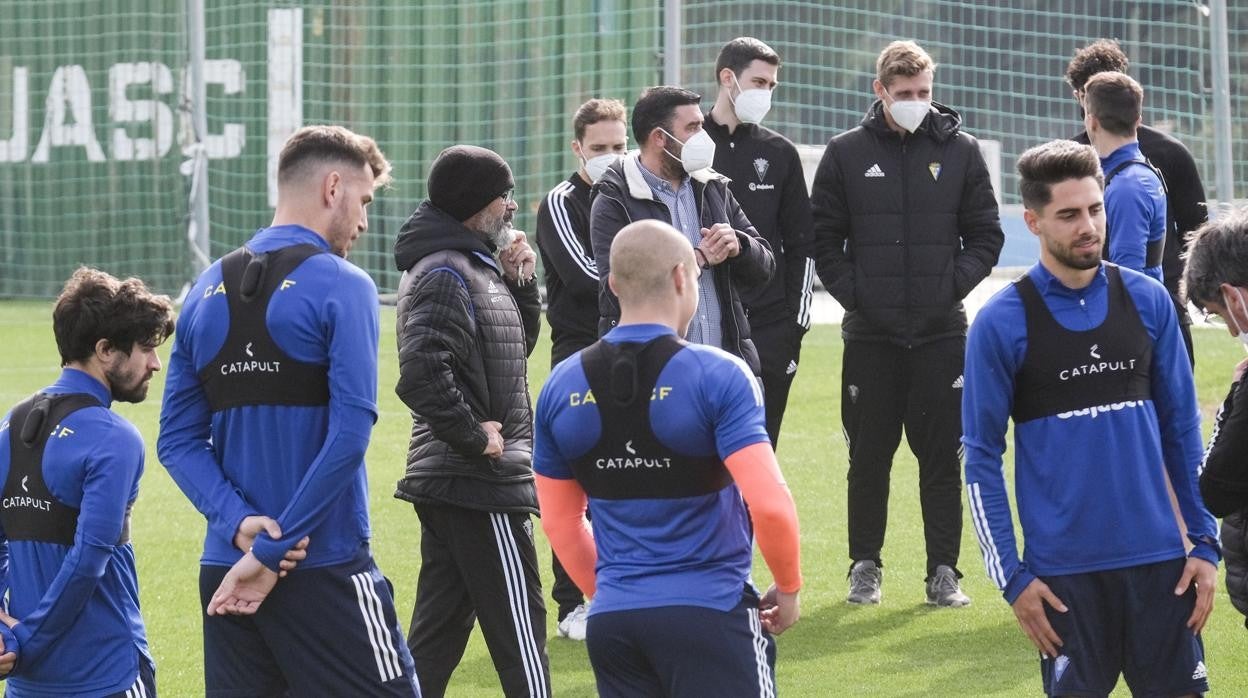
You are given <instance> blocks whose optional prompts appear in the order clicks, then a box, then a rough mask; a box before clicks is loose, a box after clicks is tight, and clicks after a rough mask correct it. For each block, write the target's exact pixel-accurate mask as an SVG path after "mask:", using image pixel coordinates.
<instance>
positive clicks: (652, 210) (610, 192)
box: [589, 152, 776, 376]
mask: <svg viewBox="0 0 1248 698" xmlns="http://www.w3.org/2000/svg"><path fill="white" fill-rule="evenodd" d="M637 159H638V154H637V153H636V152H632V153H629V154H628V155H627V156H625V157H624V158H622V159H621V160H620V161H619V162H617V163H615V164H614V165H612V166H610V167H608V168H607V171H606V173H605V174H603V176H602V179H601V180H599V181H598V183H597V184H595V185H594V189H593V193H592V194H591V197H592V198H591V200H590V201H591V203H590V214H589V229H590V241H591V242H592V243H593V248H594V261H595V263H596V265H597V267H598V278H599V291H598V312H599V314H600V315H601V316H602V317H601V320H600V321H599V327H598V329H599V331H600V332H601V333H603V334H605V333H606V332H607V330H609V329H611V328H612V327H615V324H616V323H617V322H619V319H620V302H619V300H618V299H617V298H616V297H615V294H614V293H612V292H611V289H610V287H608V286H607V277H608V275H609V274H610V273H611V241H612V240H614V239H615V235H616V233H618V232H620V229H621V228H623V227H624V226H626V225H628V224H629V223H632V222H633V221H640V220H660V221H664V222H665V223H671V222H672V214H671V212H670V211H668V210H667V206H666V205H664V203H663V202H661V201H659V200H658V199H656V198H655V197H654V194H653V193H652V192H651V191H650V185H648V184H646V181H645V179H644V178H643V177H642V175H641V170H640V169H639V168H640V166H639V165H638V163H637ZM697 174H698V176H696V177H692V180H693V182H692V184H693V196H694V199H695V200H696V201H697V202H698V215H699V216H700V217H701V221H702V227H703V228H709V227H711V226H712V225H715V224H716V223H727V224H728V225H730V226H732V228H733V229H734V230H736V232H737V242H738V243H739V244H740V246H741V251H740V252H738V253H737V256H736V257H732V258H730V259H728V260H727V261H725V262H723V263H721V264H718V265H716V266H714V267H712V268H711V270H710V271H708V272H706V274H709V275H710V277H711V279H712V280H713V282H714V284H715V290H716V292H717V293H718V295H719V305H720V312H721V325H722V327H723V333H724V334H723V342H724V346H723V349H724V351H727V352H729V353H732V354H736V355H737V356H739V357H741V358H742V359H743V360H744V361H745V363H746V365H747V366H749V367H750V370H751V371H753V372H754V375H756V376H757V375H759V372H760V370H761V369H760V367H759V362H758V350H757V349H755V348H754V342H753V341H751V340H750V323H749V321H748V320H747V319H746V313H745V306H743V305H742V304H741V293H742V292H745V291H754V290H758V289H761V288H763V287H764V286H766V285H767V282H768V281H770V280H771V275H772V274H774V273H775V270H776V260H775V257H773V256H772V254H771V246H770V245H769V244H767V240H766V239H764V238H763V237H762V236H760V235H759V234H758V231H757V230H755V229H754V226H753V225H750V221H749V219H748V218H746V217H745V213H744V212H743V211H742V210H741V206H740V205H739V204H737V200H736V199H735V198H733V196H732V192H731V191H729V189H728V178H726V177H724V176H723V175H721V174H719V173H717V172H715V171H714V170H711V169H709V168H708V169H705V170H701V171H699V172H698V173H697ZM706 279H707V277H706V276H703V277H702V283H706Z"/></svg>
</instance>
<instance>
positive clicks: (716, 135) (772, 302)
mask: <svg viewBox="0 0 1248 698" xmlns="http://www.w3.org/2000/svg"><path fill="white" fill-rule="evenodd" d="M779 70H780V56H779V55H777V54H776V52H775V51H773V50H772V49H771V47H770V46H768V45H767V44H764V43H763V42H761V41H759V40H758V39H754V38H751V37H747V36H743V37H739V38H736V39H733V40H732V41H729V42H728V43H727V44H725V45H724V47H723V49H721V50H720V52H719V59H718V60H717V61H716V62H715V80H716V83H717V85H718V87H719V94H718V96H716V98H715V106H713V107H712V108H711V110H710V111H709V112H707V114H706V119H705V121H703V126H704V128H705V129H706V132H707V134H708V135H709V136H710V137H711V140H713V141H715V170H716V171H717V172H722V173H723V174H724V175H725V176H727V177H728V178H729V180H730V184H729V188H730V189H731V190H732V195H733V196H734V197H735V198H736V199H737V201H739V202H740V203H741V208H742V209H743V210H744V211H745V215H746V216H747V217H748V218H749V219H750V223H752V224H753V225H754V228H755V229H756V230H757V231H758V233H759V235H761V236H762V237H763V238H764V239H766V240H767V242H768V244H770V245H771V253H772V255H773V256H774V257H775V259H776V272H775V274H774V275H773V276H772V277H771V282H770V283H768V284H767V285H766V286H763V287H762V288H760V289H757V290H756V291H753V292H751V293H748V294H745V295H744V297H743V298H742V300H743V302H744V303H745V310H746V314H747V317H748V318H749V321H750V338H751V339H752V340H754V346H755V348H757V349H758V358H759V363H760V365H761V367H762V379H763V396H764V398H765V400H766V402H767V434H768V436H769V437H770V438H771V445H772V446H773V447H774V446H775V445H776V443H777V442H779V440H780V423H781V421H782V420H783V419H784V409H785V406H786V405H787V403H788V400H789V388H790V387H792V385H793V378H794V377H795V376H796V375H797V362H798V360H799V359H800V357H801V351H802V337H803V336H804V335H805V334H806V331H807V330H809V329H810V304H811V301H812V293H813V291H812V288H813V285H814V280H815V260H814V253H815V249H814V234H813V231H812V228H811V219H810V197H809V196H808V195H807V193H806V176H805V175H804V174H803V173H802V161H801V158H800V157H798V154H797V148H794V147H793V144H792V143H791V142H790V141H789V139H787V138H785V137H784V136H782V135H780V134H778V133H776V132H775V131H772V130H771V129H769V128H766V127H764V126H761V125H760V122H761V121H762V120H763V117H764V116H766V114H767V111H768V110H769V109H770V107H771V95H772V92H773V91H774V90H775V89H776V84H777V83H776V75H777V73H778V71H779Z"/></svg>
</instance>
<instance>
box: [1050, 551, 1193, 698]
mask: <svg viewBox="0 0 1248 698" xmlns="http://www.w3.org/2000/svg"><path fill="white" fill-rule="evenodd" d="M1185 563H1186V560H1185V559H1183V558H1179V559H1177V560H1169V561H1166V562H1159V563H1155V564H1152V565H1140V566H1138V567H1125V568H1122V569H1117V570H1107V571H1104V572H1087V573H1084V574H1068V575H1055V576H1051V577H1042V578H1041V579H1042V580H1043V581H1044V583H1045V584H1048V585H1049V588H1050V589H1052V590H1053V593H1054V594H1056V595H1057V597H1058V598H1059V599H1061V600H1062V602H1063V603H1065V604H1066V608H1067V609H1069V610H1067V612H1066V613H1058V612H1057V611H1054V610H1053V609H1051V608H1049V607H1048V606H1047V605H1046V606H1045V610H1046V613H1047V615H1048V618H1049V623H1051V624H1052V625H1053V629H1054V630H1055V631H1057V634H1058V637H1060V638H1062V647H1061V654H1060V655H1058V657H1057V658H1056V659H1050V658H1048V657H1041V659H1040V675H1041V676H1042V677H1043V679H1044V692H1045V693H1046V694H1047V695H1050V696H1055V695H1062V696H1108V695H1109V693H1110V691H1112V690H1113V689H1114V685H1115V684H1116V683H1117V682H1118V674H1120V673H1121V674H1122V675H1123V677H1124V678H1125V679H1126V681H1127V686H1128V687H1129V688H1130V689H1131V695H1133V696H1137V697H1139V696H1159V697H1160V696H1178V695H1185V694H1188V693H1204V692H1206V691H1208V690H1209V682H1208V681H1207V680H1206V679H1205V648H1204V645H1203V644H1202V643H1201V640H1200V636H1199V635H1193V634H1192V631H1191V630H1188V628H1187V619H1188V618H1189V617H1190V616H1191V615H1192V609H1193V608H1194V607H1195V604H1196V589H1195V587H1189V588H1188V590H1187V593H1186V594H1183V595H1182V596H1175V595H1174V587H1175V585H1176V584H1177V583H1178V581H1179V577H1181V576H1183V566H1184V564H1185Z"/></svg>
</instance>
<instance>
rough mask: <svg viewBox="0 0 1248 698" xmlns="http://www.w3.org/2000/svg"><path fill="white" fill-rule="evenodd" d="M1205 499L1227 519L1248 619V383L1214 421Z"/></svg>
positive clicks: (1241, 605)
mask: <svg viewBox="0 0 1248 698" xmlns="http://www.w3.org/2000/svg"><path fill="white" fill-rule="evenodd" d="M1200 496H1201V498H1202V499H1204V502H1205V506H1206V507H1207V508H1208V509H1209V513H1211V514H1213V515H1214V516H1220V517H1223V519H1222V560H1223V562H1224V563H1225V564H1226V591H1227V593H1228V594H1229V595H1230V597H1231V603H1232V604H1234V606H1235V608H1237V609H1239V612H1240V613H1242V614H1244V615H1245V616H1248V381H1245V380H1242V379H1241V380H1239V381H1237V382H1235V383H1234V384H1232V385H1231V389H1230V391H1228V392H1227V394H1226V400H1224V401H1223V402H1222V407H1221V409H1219V410H1218V413H1217V415H1216V416H1215V417H1214V422H1213V434H1212V435H1211V436H1210V437H1209V448H1207V449H1205V460H1204V462H1203V463H1201V468H1200ZM1245 625H1246V626H1248V620H1245Z"/></svg>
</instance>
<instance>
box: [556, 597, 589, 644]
mask: <svg viewBox="0 0 1248 698" xmlns="http://www.w3.org/2000/svg"><path fill="white" fill-rule="evenodd" d="M588 622H589V602H588V601H586V602H585V603H583V604H581V605H579V606H577V607H576V608H574V609H572V612H571V613H569V614H568V615H566V616H564V617H563V620H561V621H559V628H558V632H559V637H566V638H568V639H569V640H577V641H578V642H584V641H585V625H586V624H587V623H588Z"/></svg>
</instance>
